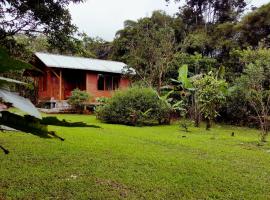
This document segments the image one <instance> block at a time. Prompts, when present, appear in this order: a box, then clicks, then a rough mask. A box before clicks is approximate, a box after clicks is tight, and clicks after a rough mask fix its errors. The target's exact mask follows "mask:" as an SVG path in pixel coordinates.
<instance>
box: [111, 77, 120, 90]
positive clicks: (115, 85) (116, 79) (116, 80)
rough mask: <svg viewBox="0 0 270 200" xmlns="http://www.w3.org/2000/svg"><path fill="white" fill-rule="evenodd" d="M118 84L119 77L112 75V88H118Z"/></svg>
mask: <svg viewBox="0 0 270 200" xmlns="http://www.w3.org/2000/svg"><path fill="white" fill-rule="evenodd" d="M119 84H120V77H117V76H115V77H113V89H114V90H117V89H118V88H119Z"/></svg>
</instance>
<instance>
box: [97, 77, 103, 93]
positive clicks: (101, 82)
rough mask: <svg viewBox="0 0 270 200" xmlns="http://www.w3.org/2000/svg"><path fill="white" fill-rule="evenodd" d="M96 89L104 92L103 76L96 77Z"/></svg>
mask: <svg viewBox="0 0 270 200" xmlns="http://www.w3.org/2000/svg"><path fill="white" fill-rule="evenodd" d="M97 87H98V90H104V76H103V74H99V75H98V83H97Z"/></svg>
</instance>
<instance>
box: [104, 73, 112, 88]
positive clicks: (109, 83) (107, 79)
mask: <svg viewBox="0 0 270 200" xmlns="http://www.w3.org/2000/svg"><path fill="white" fill-rule="evenodd" d="M112 86H113V77H112V76H106V77H105V90H112Z"/></svg>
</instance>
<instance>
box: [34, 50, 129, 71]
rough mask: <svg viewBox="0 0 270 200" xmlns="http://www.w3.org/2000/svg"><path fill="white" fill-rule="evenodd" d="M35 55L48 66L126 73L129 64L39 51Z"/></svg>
mask: <svg viewBox="0 0 270 200" xmlns="http://www.w3.org/2000/svg"><path fill="white" fill-rule="evenodd" d="M35 55H36V56H37V57H38V58H39V59H40V60H41V61H42V62H43V63H44V64H45V65H46V66H47V67H56V68H67V69H80V70H90V71H100V72H111V73H117V74H123V73H126V71H127V69H126V67H127V65H126V64H125V63H122V62H116V61H108V60H98V59H92V58H83V57H75V56H63V55H57V54H49V53H41V52H37V53H35Z"/></svg>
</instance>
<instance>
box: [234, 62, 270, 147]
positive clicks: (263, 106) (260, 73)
mask: <svg viewBox="0 0 270 200" xmlns="http://www.w3.org/2000/svg"><path fill="white" fill-rule="evenodd" d="M269 69H270V68H269ZM265 80H266V76H265V74H264V70H263V67H262V66H261V63H260V62H256V63H255V64H253V63H251V64H249V65H247V67H246V69H245V70H244V74H243V75H242V76H241V77H240V78H239V79H238V81H237V87H239V88H240V90H242V91H244V94H245V98H246V100H247V101H248V103H249V104H250V105H251V107H252V108H253V109H254V111H255V113H256V116H257V119H258V121H259V124H260V128H261V134H260V136H261V142H265V141H266V136H267V134H268V130H269V119H268V116H269V114H270V88H269V85H268V86H267V87H265V85H264V84H265Z"/></svg>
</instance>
